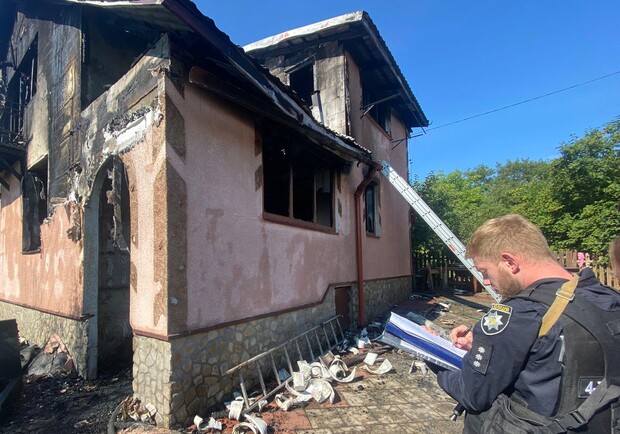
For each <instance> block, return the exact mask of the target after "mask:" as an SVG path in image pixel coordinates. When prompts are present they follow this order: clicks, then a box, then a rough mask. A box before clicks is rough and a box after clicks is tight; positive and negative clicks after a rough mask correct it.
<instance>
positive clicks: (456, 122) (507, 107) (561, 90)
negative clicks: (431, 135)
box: [426, 71, 620, 131]
mask: <svg viewBox="0 0 620 434" xmlns="http://www.w3.org/2000/svg"><path fill="white" fill-rule="evenodd" d="M616 74H620V71H616V72H612V73H611V74H607V75H603V76H602V77H597V78H593V79H592V80H588V81H584V82H582V83H577V84H574V85H572V86H569V87H565V88H564V89H560V90H555V91H553V92H549V93H546V94H544V95H539V96H536V97H534V98H530V99H526V100H523V101H519V102H516V103H514V104H509V105H507V106H504V107H500V108H496V109H494V110H489V111H488V112H484V113H480V114H477V115H473V116H469V117H466V118H463V119H460V120H458V121H454V122H449V123H447V124H443V125H439V126H438V127H434V128H427V129H426V131H432V130H438V129H439V128H443V127H447V126H449V125H454V124H458V123H461V122H465V121H468V120H470V119H474V118H479V117H480V116H485V115H488V114H491V113H495V112H498V111H501V110H506V109H509V108H511V107H515V106H518V105H521V104H525V103H527V102H531V101H535V100H537V99H541V98H546V97H548V96H551V95H555V94H556V93H560V92H564V91H567V90H570V89H574V88H576V87H579V86H583V85H586V84H589V83H592V82H595V81H598V80H602V79H604V78H607V77H611V76H612V75H616Z"/></svg>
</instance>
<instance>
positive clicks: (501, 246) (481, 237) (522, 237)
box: [466, 214, 555, 262]
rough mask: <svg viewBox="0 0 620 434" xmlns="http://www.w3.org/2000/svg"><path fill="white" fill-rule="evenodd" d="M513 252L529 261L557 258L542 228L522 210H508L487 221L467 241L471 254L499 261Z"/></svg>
mask: <svg viewBox="0 0 620 434" xmlns="http://www.w3.org/2000/svg"><path fill="white" fill-rule="evenodd" d="M506 252H508V253H512V254H514V255H517V256H520V257H521V258H523V259H525V260H527V261H528V262H549V261H555V258H554V257H553V253H551V250H550V249H549V245H548V244H547V239H546V238H545V236H544V235H543V233H542V231H541V230H540V229H539V228H538V227H537V226H535V225H534V224H532V223H531V222H529V221H528V220H526V219H525V218H524V217H522V216H520V215H519V214H508V215H505V216H502V217H497V218H493V219H490V220H487V221H486V222H484V223H483V224H482V225H481V226H480V227H479V228H478V229H476V231H475V232H474V234H473V235H472V236H471V238H470V239H469V243H467V251H466V254H467V257H468V258H472V259H473V258H476V259H477V260H483V261H499V260H500V257H501V254H502V253H506Z"/></svg>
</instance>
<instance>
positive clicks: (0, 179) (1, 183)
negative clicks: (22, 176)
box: [0, 177, 11, 191]
mask: <svg viewBox="0 0 620 434" xmlns="http://www.w3.org/2000/svg"><path fill="white" fill-rule="evenodd" d="M0 185H2V186H3V187H4V188H6V189H7V191H11V186H10V185H9V183H8V182H6V181H5V180H4V178H2V177H0Z"/></svg>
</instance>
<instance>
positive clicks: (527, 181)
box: [413, 119, 620, 256]
mask: <svg viewBox="0 0 620 434" xmlns="http://www.w3.org/2000/svg"><path fill="white" fill-rule="evenodd" d="M559 151H560V157H558V158H556V159H553V160H551V161H531V160H527V159H525V160H516V161H508V162H506V163H505V164H499V163H498V164H497V165H496V167H495V169H492V168H489V167H488V166H485V165H480V166H477V167H476V168H474V169H472V170H468V171H464V172H463V171H459V170H456V171H454V172H450V173H448V174H444V173H443V172H439V173H437V174H435V173H431V174H430V175H429V176H428V177H427V178H426V179H425V180H424V181H423V182H419V181H416V182H414V183H413V188H414V189H415V190H417V192H418V193H419V194H420V196H421V197H422V198H423V199H424V200H425V201H426V203H427V204H428V205H429V207H430V208H431V209H432V210H433V211H434V212H435V213H436V214H437V215H438V216H439V218H440V219H442V220H443V222H444V223H445V224H446V225H447V226H448V228H450V229H451V230H452V232H454V234H455V235H456V236H457V237H458V238H459V239H460V240H461V241H462V242H463V243H466V242H467V240H468V239H469V237H470V236H471V234H472V232H473V231H474V230H475V228H476V227H478V226H479V225H480V224H481V223H482V222H483V221H484V220H486V219H489V218H492V217H497V216H500V215H504V214H508V213H518V214H521V215H523V216H524V217H526V218H528V219H529V220H531V221H532V222H533V223H535V224H536V225H538V226H539V227H540V228H541V229H542V231H543V233H544V234H545V236H546V237H547V239H548V240H549V244H550V246H551V247H552V248H553V249H556V250H562V249H571V250H581V251H584V252H589V253H592V254H595V255H602V256H604V255H605V254H606V250H607V246H608V244H609V242H610V240H611V239H613V238H614V237H616V236H618V235H619V234H620V212H619V211H620V210H619V206H620V119H616V120H614V121H612V122H610V123H609V124H607V125H605V126H604V127H603V128H600V129H593V130H589V131H587V132H586V134H585V135H584V137H582V138H577V137H574V138H573V139H572V140H571V141H570V142H568V143H563V144H561V145H560V147H559ZM421 220H422V219H418V222H417V223H416V225H415V227H414V230H413V237H414V239H413V246H414V251H417V252H427V251H430V252H432V253H436V254H438V253H444V254H445V253H447V252H448V249H447V248H446V247H445V245H444V244H443V242H442V241H441V240H440V239H439V238H438V237H437V236H436V235H435V233H434V232H433V231H432V230H431V229H430V228H429V227H428V225H426V224H425V223H424V222H421Z"/></svg>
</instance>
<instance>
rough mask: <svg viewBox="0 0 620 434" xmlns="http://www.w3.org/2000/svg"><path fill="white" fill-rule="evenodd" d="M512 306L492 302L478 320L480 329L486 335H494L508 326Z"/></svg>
mask: <svg viewBox="0 0 620 434" xmlns="http://www.w3.org/2000/svg"><path fill="white" fill-rule="evenodd" d="M511 314H512V308H511V307H510V306H506V305H505V304H494V305H492V306H491V310H490V311H488V312H487V314H486V315H485V316H483V317H482V319H481V320H480V326H481V328H482V331H483V332H484V334H486V335H489V336H490V335H496V334H498V333H501V332H502V331H504V330H505V329H506V327H507V326H508V322H509V321H510V315H511Z"/></svg>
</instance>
